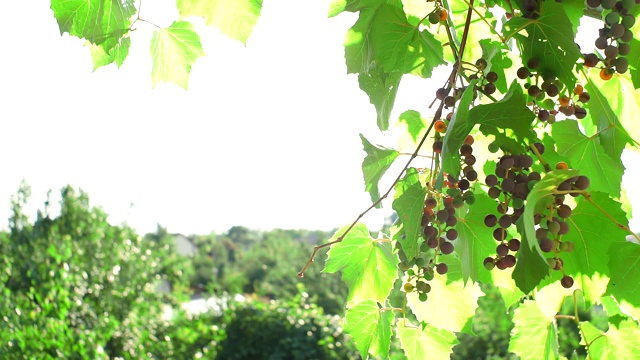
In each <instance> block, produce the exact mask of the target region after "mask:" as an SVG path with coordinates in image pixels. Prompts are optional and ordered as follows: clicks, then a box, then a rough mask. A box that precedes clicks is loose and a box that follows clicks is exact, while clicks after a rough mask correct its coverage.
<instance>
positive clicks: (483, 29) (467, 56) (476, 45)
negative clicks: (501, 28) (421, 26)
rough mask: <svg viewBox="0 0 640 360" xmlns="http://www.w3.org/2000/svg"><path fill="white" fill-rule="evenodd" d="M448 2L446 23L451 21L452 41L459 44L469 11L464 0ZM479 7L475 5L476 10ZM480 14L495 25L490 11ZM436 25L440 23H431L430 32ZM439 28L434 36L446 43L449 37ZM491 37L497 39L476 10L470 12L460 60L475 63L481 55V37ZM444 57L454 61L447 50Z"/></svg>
mask: <svg viewBox="0 0 640 360" xmlns="http://www.w3.org/2000/svg"><path fill="white" fill-rule="evenodd" d="M445 4H446V3H445ZM448 4H449V6H450V9H451V12H450V14H449V19H448V23H452V25H453V27H454V28H455V31H452V34H451V35H452V36H453V37H454V41H455V42H456V44H457V45H459V44H460V41H461V39H460V38H459V36H460V35H461V34H462V33H463V31H464V27H465V24H466V20H467V13H468V12H469V6H468V5H467V4H468V3H465V2H464V1H449V3H448ZM445 6H446V5H445ZM480 9H481V8H480V7H476V10H480ZM424 15H425V14H423V15H422V16H424ZM482 16H484V17H485V19H486V20H487V21H489V22H492V23H493V25H494V26H495V19H492V18H493V14H492V13H491V12H490V11H488V10H485V11H484V13H483V14H482ZM425 22H426V21H425ZM436 26H440V24H438V25H431V27H432V32H435V29H434V28H435V27H436ZM440 30H441V31H439V32H438V35H437V36H436V37H437V38H438V40H439V41H440V42H442V43H443V44H444V43H448V42H449V38H448V35H447V32H446V31H444V30H443V29H440ZM492 38H493V39H496V40H497V37H496V36H495V35H494V34H493V33H492V31H491V28H490V27H489V26H487V24H486V23H485V22H484V21H483V20H482V19H481V18H480V16H478V14H477V13H476V12H472V13H471V20H470V22H469V33H468V34H467V43H466V46H465V50H464V54H463V55H462V60H463V61H467V62H470V63H475V61H476V60H478V59H479V58H480V57H482V48H481V45H480V41H481V40H483V39H492ZM446 59H447V61H449V62H452V63H453V62H455V61H456V59H455V58H454V56H453V54H452V53H451V52H447V57H446ZM487 61H488V59H487Z"/></svg>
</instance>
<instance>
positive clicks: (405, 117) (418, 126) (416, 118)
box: [398, 110, 427, 142]
mask: <svg viewBox="0 0 640 360" xmlns="http://www.w3.org/2000/svg"><path fill="white" fill-rule="evenodd" d="M398 121H399V122H404V123H406V124H407V130H408V131H409V135H411V138H413V141H414V142H418V136H420V134H421V132H422V130H424V129H426V128H427V127H426V126H425V120H424V119H423V118H422V116H420V113H419V112H417V111H415V110H407V111H405V112H403V113H402V114H400V117H399V118H398Z"/></svg>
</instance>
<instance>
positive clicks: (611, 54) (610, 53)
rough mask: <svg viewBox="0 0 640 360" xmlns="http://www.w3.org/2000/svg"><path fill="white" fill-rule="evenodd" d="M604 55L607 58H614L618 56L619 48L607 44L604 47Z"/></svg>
mask: <svg viewBox="0 0 640 360" xmlns="http://www.w3.org/2000/svg"><path fill="white" fill-rule="evenodd" d="M604 56H605V57H606V58H607V59H614V58H615V57H616V56H618V48H617V47H615V46H613V45H609V46H607V47H606V48H605V49H604Z"/></svg>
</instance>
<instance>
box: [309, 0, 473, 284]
mask: <svg viewBox="0 0 640 360" xmlns="http://www.w3.org/2000/svg"><path fill="white" fill-rule="evenodd" d="M473 1H474V0H471V2H470V5H469V10H468V11H467V19H466V21H465V25H464V32H463V33H462V41H461V42H460V51H459V52H458V56H457V58H456V64H455V65H454V66H453V69H452V70H451V75H449V80H450V81H449V85H448V88H449V89H450V87H451V86H452V85H453V82H454V81H455V78H456V76H457V74H458V72H459V71H460V70H461V68H462V55H463V53H464V48H465V45H466V43H467V38H468V36H469V28H470V24H471V15H472V13H473V9H472V7H473ZM443 108H444V101H440V105H439V106H438V109H437V110H436V112H435V114H434V116H433V120H432V121H431V124H429V127H428V128H427V132H425V134H424V136H422V139H420V143H418V146H417V147H416V149H415V150H414V152H413V154H411V156H410V157H409V160H407V163H406V164H405V165H404V167H403V168H402V170H401V171H400V173H399V174H398V176H397V177H396V178H395V180H394V181H393V183H391V185H390V186H389V188H388V189H387V191H386V192H385V193H384V194H382V196H381V197H380V198H379V199H378V200H376V201H374V202H373V204H371V205H370V206H369V207H368V208H367V209H366V210H365V211H363V212H362V213H360V215H358V216H357V217H356V219H355V220H354V221H353V222H352V223H351V225H349V227H348V228H347V229H346V230H345V231H344V232H343V233H342V235H340V237H338V238H337V239H336V240H333V241H329V242H328V243H325V244H322V245H316V246H314V247H313V252H312V253H311V256H310V257H309V260H308V261H307V263H306V264H305V265H304V267H303V268H302V270H300V272H299V273H298V277H304V273H305V271H307V269H308V268H309V266H311V263H313V261H314V259H315V257H316V254H317V253H318V251H319V250H320V249H323V248H325V247H328V246H331V245H333V244H337V243H340V242H342V240H344V238H345V236H347V234H349V232H350V231H351V229H353V227H354V226H356V224H357V223H358V221H360V219H362V217H363V216H364V215H366V214H367V213H368V212H369V211H371V210H372V209H374V208H375V207H376V206H377V205H378V204H380V203H381V202H382V200H384V199H386V198H387V196H389V194H390V193H391V190H393V189H394V188H395V186H396V184H397V183H398V182H399V181H400V179H401V178H402V175H403V174H404V173H405V172H406V171H407V169H408V168H409V165H411V162H412V161H413V159H415V158H416V157H417V156H418V152H419V151H420V149H421V148H422V145H424V142H425V141H426V140H427V138H428V137H429V134H430V133H431V130H432V129H433V125H434V124H435V122H436V121H437V120H438V119H440V117H441V116H442V109H443Z"/></svg>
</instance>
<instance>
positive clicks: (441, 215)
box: [436, 210, 449, 223]
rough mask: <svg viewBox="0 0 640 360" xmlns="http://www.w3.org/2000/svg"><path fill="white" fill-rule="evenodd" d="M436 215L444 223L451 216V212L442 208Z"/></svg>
mask: <svg viewBox="0 0 640 360" xmlns="http://www.w3.org/2000/svg"><path fill="white" fill-rule="evenodd" d="M436 217H437V218H438V221H439V222H441V223H443V222H445V221H447V219H448V218H449V212H448V211H447V210H440V211H438V213H437V214H436Z"/></svg>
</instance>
